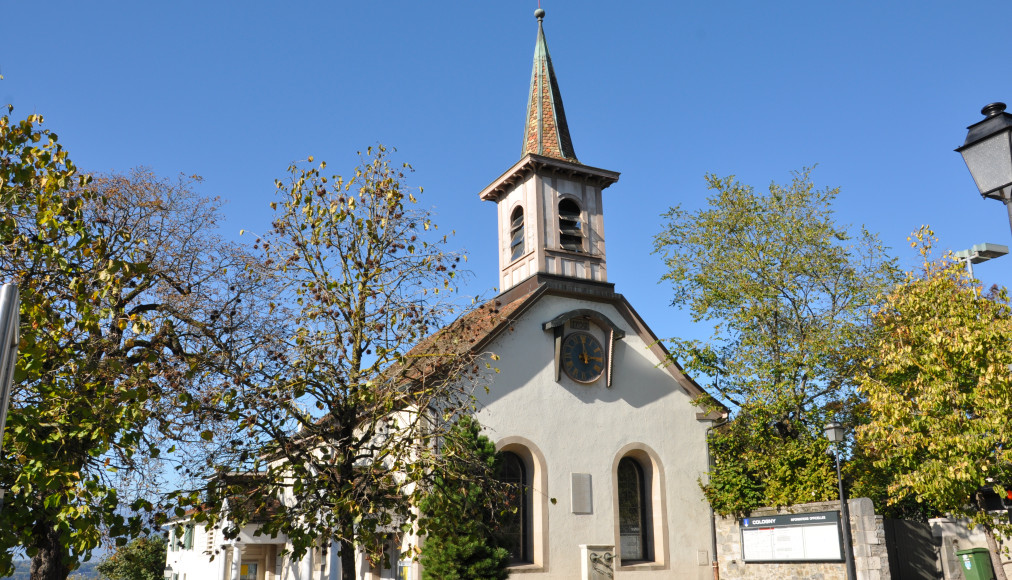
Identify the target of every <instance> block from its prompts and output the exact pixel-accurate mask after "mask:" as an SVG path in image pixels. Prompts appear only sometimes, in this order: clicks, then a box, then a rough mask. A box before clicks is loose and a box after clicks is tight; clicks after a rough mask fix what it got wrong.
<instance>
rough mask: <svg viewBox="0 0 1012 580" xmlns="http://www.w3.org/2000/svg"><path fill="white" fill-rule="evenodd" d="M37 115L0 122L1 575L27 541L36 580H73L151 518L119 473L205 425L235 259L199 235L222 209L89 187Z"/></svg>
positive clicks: (133, 188) (137, 187) (187, 192)
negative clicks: (12, 288) (8, 386)
mask: <svg viewBox="0 0 1012 580" xmlns="http://www.w3.org/2000/svg"><path fill="white" fill-rule="evenodd" d="M9 111H10V109H8V112H9ZM41 122H42V119H41V117H39V116H37V115H31V116H29V117H27V118H26V119H25V120H23V121H20V122H13V121H11V120H10V118H9V116H8V115H5V116H3V117H2V118H0V278H2V279H4V280H5V281H13V282H16V283H17V284H18V285H19V287H20V290H21V332H20V336H21V342H20V345H19V358H18V361H17V365H16V371H15V385H14V388H13V392H12V396H11V409H10V414H9V416H8V420H7V429H6V432H5V433H4V446H3V455H2V457H0V481H3V482H4V485H5V486H6V487H7V489H8V493H7V495H6V498H5V505H4V509H3V511H2V512H0V545H2V546H3V547H4V548H5V550H4V552H3V554H2V555H0V568H2V569H4V570H6V571H8V572H9V571H10V568H11V558H12V555H13V554H15V553H16V552H15V551H14V548H15V547H20V548H21V549H23V550H24V553H26V554H27V555H28V556H29V557H30V558H31V560H32V562H31V576H32V578H33V580H63V579H65V578H66V577H67V575H68V574H69V572H70V571H71V570H72V569H74V568H75V567H76V566H77V565H78V564H77V563H78V562H80V561H83V560H87V559H88V558H89V557H90V555H91V553H92V551H93V550H94V549H95V548H96V547H98V546H99V544H100V543H101V541H102V538H103V536H106V537H110V538H113V539H114V540H115V541H116V542H117V543H122V542H125V541H126V540H127V539H128V538H130V537H132V536H135V535H137V534H139V533H141V532H142V531H143V530H144V528H145V526H146V525H147V524H149V523H150V518H151V517H154V516H155V515H156V514H157V512H158V510H157V509H156V508H157V506H155V505H154V503H153V501H152V500H151V498H149V497H144V496H136V497H130V498H126V497H121V496H120V493H119V489H118V487H117V483H118V481H117V477H116V475H115V474H116V472H117V470H122V471H124V472H125V471H129V470H132V469H134V468H136V467H137V466H138V465H139V460H140V459H141V458H144V457H152V456H156V455H158V454H159V451H160V446H161V444H162V442H163V441H164V440H165V439H166V438H172V437H175V436H178V435H180V434H185V433H188V432H193V431H195V429H194V428H193V425H194V424H197V423H199V422H200V419H199V418H197V417H196V416H195V415H193V413H192V411H195V410H197V409H199V408H200V407H199V406H198V405H197V404H195V401H199V400H200V398H201V397H200V395H201V393H202V392H203V390H204V389H205V387H207V386H208V384H207V383H205V382H202V381H198V380H195V378H196V377H199V376H201V373H202V371H203V369H205V368H206V366H205V364H204V362H205V361H207V360H208V358H209V355H208V353H210V352H216V351H214V349H213V347H214V345H215V344H216V342H220V341H221V339H222V337H223V336H229V335H228V330H229V329H228V328H227V325H226V324H225V322H226V321H225V320H224V319H220V317H219V320H218V321H215V318H214V317H213V316H211V314H210V312H209V311H210V310H212V309H215V308H221V307H222V306H223V305H224V304H225V303H227V298H225V296H224V294H227V293H219V292H218V290H219V288H220V286H221V285H223V284H218V282H221V280H222V273H223V271H224V270H225V269H226V268H225V264H226V263H227V262H228V261H229V259H230V257H229V255H228V253H227V252H224V251H223V252H221V253H216V252H217V250H218V249H220V248H221V246H220V244H218V242H217V241H216V240H215V239H214V238H213V237H212V236H211V235H210V234H209V233H208V232H209V231H210V230H207V229H205V228H207V226H208V225H213V223H214V221H215V212H216V205H215V204H214V203H213V202H210V201H204V200H199V199H198V198H197V197H196V196H195V195H194V194H193V192H192V190H191V189H190V188H189V187H188V186H187V185H186V184H185V183H183V184H179V185H172V184H170V183H168V182H165V181H161V180H158V179H156V178H154V177H153V176H151V175H150V174H148V173H145V172H138V173H135V174H133V175H131V176H128V177H122V176H121V177H104V178H100V179H96V180H94V181H93V182H92V183H90V184H86V183H85V182H87V181H88V180H87V179H85V178H82V177H81V176H79V175H78V174H77V170H76V168H75V167H74V165H73V164H72V163H71V162H70V161H69V159H68V158H67V155H66V152H65V151H64V150H63V149H62V148H61V147H60V146H59V145H58V143H57V138H56V135H54V134H52V133H49V132H48V131H46V130H43V129H41V128H39V126H38V125H39V123H41ZM226 286H227V285H226ZM232 295H233V296H234V294H232Z"/></svg>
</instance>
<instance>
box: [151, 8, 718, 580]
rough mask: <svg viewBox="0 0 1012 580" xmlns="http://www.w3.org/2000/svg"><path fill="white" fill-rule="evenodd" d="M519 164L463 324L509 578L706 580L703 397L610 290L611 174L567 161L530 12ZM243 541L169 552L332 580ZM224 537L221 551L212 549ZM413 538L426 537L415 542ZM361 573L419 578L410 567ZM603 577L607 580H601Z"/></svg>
mask: <svg viewBox="0 0 1012 580" xmlns="http://www.w3.org/2000/svg"><path fill="white" fill-rule="evenodd" d="M536 15H537V16H538V38H537V45H536V49H535V56H534V72H533V75H532V79H531V92H530V99H529V102H528V114H527V123H526V126H525V134H524V149H523V157H522V159H521V160H520V161H518V162H517V163H516V164H514V165H513V166H512V167H510V168H509V169H508V170H507V171H506V172H505V173H503V174H502V175H501V176H499V177H498V178H497V179H495V181H493V182H492V183H491V184H490V185H489V186H488V187H486V188H485V189H484V190H483V191H481V193H480V196H481V199H483V200H486V201H491V202H494V203H495V204H496V208H497V214H498V236H499V256H498V259H499V264H500V285H501V286H500V287H501V288H502V293H501V294H500V295H499V296H498V297H497V298H496V299H495V301H494V303H493V304H492V308H486V309H483V310H479V311H477V312H475V313H473V314H471V315H469V316H470V317H471V318H472V320H470V321H469V323H470V324H471V326H472V327H474V326H478V327H479V328H481V329H482V337H483V338H482V340H481V341H479V342H480V343H479V344H478V345H477V348H480V349H482V350H484V351H490V352H494V353H496V354H498V355H499V357H500V360H499V361H498V363H497V365H496V366H497V367H498V368H499V369H500V371H501V372H500V373H499V374H498V375H496V378H495V381H494V384H492V385H491V387H490V391H489V392H488V393H487V394H484V393H480V394H479V395H478V396H479V403H480V409H481V410H480V411H479V413H478V417H477V418H478V420H479V422H480V423H481V424H482V425H484V426H485V428H486V433H487V435H488V436H489V438H490V439H492V440H493V441H495V442H496V445H497V447H498V448H499V449H500V450H501V451H502V452H503V453H505V454H506V455H505V457H506V459H505V460H506V463H507V465H509V466H510V469H509V471H510V475H511V476H512V477H513V478H514V479H517V480H522V481H523V482H525V484H526V485H525V486H524V489H525V490H526V491H525V492H524V498H523V505H522V507H521V509H520V511H519V517H518V518H517V521H516V522H515V524H514V528H513V529H511V530H510V531H511V532H512V537H513V538H514V539H515V542H514V545H513V547H512V551H513V557H514V567H513V570H514V573H513V574H512V575H511V577H523V578H530V580H563V579H565V580H574V579H580V578H586V579H594V578H607V577H614V578H628V579H633V578H641V579H644V580H645V579H647V578H691V579H704V578H711V577H712V575H713V572H712V569H711V561H712V558H713V554H712V551H711V525H712V520H711V518H710V512H709V507H708V506H707V504H706V502H705V501H704V499H703V495H702V492H701V491H700V489H699V483H698V481H699V479H700V478H701V477H703V476H704V475H705V473H706V471H707V450H706V431H707V429H708V428H709V427H710V426H711V425H712V421H713V420H715V419H718V418H719V417H715V416H703V414H702V413H701V412H700V411H701V409H700V408H699V407H697V406H694V405H693V401H694V400H695V399H697V398H698V397H701V396H705V393H704V392H703V390H702V389H701V388H700V387H699V386H698V385H697V384H696V383H695V382H693V381H692V380H691V379H690V378H688V377H687V376H686V375H685V374H684V373H683V372H682V370H681V369H680V368H679V367H678V366H677V365H675V364H670V363H668V356H667V353H666V352H665V350H664V349H663V347H662V346H660V345H659V344H658V342H657V337H656V336H654V334H653V333H652V332H651V331H650V329H649V327H648V326H647V325H646V323H645V322H644V321H643V320H642V319H641V318H640V317H639V315H638V314H637V313H636V311H635V310H633V308H632V306H630V305H629V303H628V302H627V301H626V300H625V299H624V298H623V297H622V296H621V295H620V294H617V293H616V292H615V291H614V286H613V284H611V283H609V282H608V279H607V271H608V269H607V262H606V259H605V255H606V254H605V235H604V217H605V215H604V205H603V200H604V195H603V191H604V190H605V189H606V188H608V187H609V186H611V185H613V184H615V183H616V182H617V181H618V179H619V174H618V173H616V172H613V171H608V170H605V169H598V168H596V167H591V166H588V165H584V164H582V163H580V162H579V161H577V159H576V156H575V154H574V151H573V144H572V141H571V139H570V136H569V129H568V126H567V123H566V117H565V112H564V110H563V106H562V100H561V97H560V94H559V87H558V84H557V82H556V79H555V74H554V71H553V69H552V62H551V58H550V57H549V53H548V47H547V44H546V43H545V36H544V31H543V29H542V18H543V16H544V12H543V11H541V10H538V12H537V13H536ZM252 529H253V528H251V529H250V530H249V532H250V533H244V534H243V537H242V538H241V541H240V542H233V543H231V544H229V545H226V546H224V548H223V552H222V553H220V554H219V555H218V556H217V558H216V560H215V561H214V562H209V561H208V558H207V556H206V555H204V553H203V552H202V551H201V550H207V549H210V548H212V547H213V546H215V539H214V538H213V537H211V538H208V537H207V536H206V535H205V534H203V532H202V530H198V531H197V533H196V534H195V539H194V546H196V548H194V550H191V551H186V550H182V551H170V552H169V567H170V568H171V571H172V572H171V573H173V574H179V576H178V579H179V580H195V579H197V578H215V579H220V580H225V579H228V580H236V579H241V580H275V579H279V580H309V579H313V580H317V579H324V578H327V579H331V578H339V577H340V576H339V574H338V572H339V570H338V566H339V563H338V560H337V558H336V555H335V554H333V553H331V554H329V555H328V556H327V557H326V558H324V557H322V555H321V554H320V553H316V554H309V555H308V556H307V557H306V558H305V559H303V560H302V561H295V562H293V561H290V560H289V559H287V558H286V557H283V556H280V555H279V554H281V552H282V549H283V547H284V539H283V538H279V539H274V540H272V539H269V538H257V537H254V536H253V535H252V533H251V532H252ZM219 541H220V539H219ZM423 541H424V540H423ZM362 568H363V569H362V570H361V571H360V573H359V577H360V578H363V579H379V578H383V579H386V578H391V579H392V578H404V579H405V580H408V579H412V580H413V579H417V578H420V577H421V576H420V569H419V564H418V563H417V562H411V561H410V560H408V561H402V562H401V563H400V565H399V566H397V567H396V568H397V569H390V570H375V569H368V567H367V566H363V567H362ZM609 572H610V573H609Z"/></svg>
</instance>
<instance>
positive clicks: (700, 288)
mask: <svg viewBox="0 0 1012 580" xmlns="http://www.w3.org/2000/svg"><path fill="white" fill-rule="evenodd" d="M706 180H707V184H708V186H709V188H710V189H711V190H713V191H714V192H715V193H714V194H713V195H712V196H711V197H710V198H709V199H708V207H706V208H704V209H701V210H698V211H696V212H688V211H686V210H684V209H682V208H680V207H674V208H672V209H671V210H670V211H668V212H667V213H666V214H665V216H664V218H665V219H666V221H667V223H666V226H665V229H664V230H663V231H662V232H661V233H660V234H659V235H658V236H656V238H655V246H654V247H655V252H657V253H660V254H662V255H663V257H664V261H665V264H666V266H667V274H665V275H664V278H663V279H664V280H667V281H669V282H671V284H672V287H673V289H674V291H675V296H674V299H673V301H672V303H673V305H675V306H678V307H683V308H688V310H689V312H690V313H691V315H692V319H693V320H694V321H696V322H700V321H706V322H710V323H712V324H713V334H712V337H711V338H710V340H708V341H700V340H687V339H675V340H673V341H672V342H673V344H674V349H673V352H674V353H675V357H676V358H678V359H679V360H681V361H682V362H683V363H684V364H685V365H686V366H687V367H688V368H689V369H690V370H693V371H696V372H698V373H701V374H703V375H706V376H709V377H711V378H712V380H713V382H712V383H711V385H710V389H711V392H713V393H715V394H716V396H717V397H718V398H720V399H722V400H723V401H724V402H726V403H728V404H729V405H730V407H731V409H732V416H731V419H730V421H729V422H728V423H727V424H726V425H725V426H723V427H721V428H720V429H718V430H716V431H715V432H714V434H713V437H712V438H711V445H712V450H713V453H714V457H715V462H716V463H715V467H714V469H713V470H712V473H711V479H710V481H709V483H708V484H706V485H704V486H703V489H704V492H705V494H706V496H707V498H708V499H709V501H710V503H711V505H712V506H713V507H714V510H715V511H717V512H718V513H721V514H736V515H741V514H744V513H747V512H748V511H749V510H751V509H752V508H755V507H757V506H761V505H790V504H793V503H798V502H805V501H817V500H826V499H830V498H832V497H835V495H836V485H835V482H836V476H835V473H834V468H833V465H832V462H831V460H830V458H829V457H828V456H827V454H826V452H825V451H826V445H827V444H826V441H825V438H824V437H823V435H822V430H823V425H824V424H825V423H826V422H827V420H830V419H831V418H836V419H837V420H841V421H843V422H851V421H852V415H853V410H854V405H855V403H856V401H857V399H856V393H855V387H856V384H857V376H858V374H859V369H860V363H861V361H863V360H864V359H865V357H866V356H867V355H868V348H869V345H870V338H871V333H872V327H871V324H870V323H869V319H870V314H871V312H872V309H873V307H874V305H875V299H876V296H877V295H878V294H879V292H881V291H882V290H883V289H885V288H887V287H888V286H889V284H890V283H891V282H892V281H893V280H894V279H895V277H896V269H895V265H894V262H893V260H891V259H888V258H886V257H885V250H884V248H883V247H882V245H881V244H880V243H879V241H878V239H877V238H876V237H875V236H874V235H872V234H870V233H868V232H867V231H866V230H864V229H862V230H861V231H860V232H859V233H858V234H857V235H856V236H853V237H852V236H851V234H850V233H849V232H848V231H847V229H846V228H844V227H842V226H840V225H837V224H836V223H835V222H834V219H833V212H832V204H833V201H834V199H835V198H836V196H837V194H838V193H839V190H838V189H816V187H815V185H814V184H813V183H812V181H811V178H810V170H804V171H802V172H799V173H795V174H794V177H793V179H792V181H791V183H790V184H789V185H786V186H784V185H779V184H777V183H771V184H770V186H769V192H768V193H766V194H761V193H757V192H755V191H754V190H753V188H752V187H750V186H746V185H743V184H741V183H739V182H738V181H737V180H735V178H734V177H733V176H732V177H726V178H720V177H717V176H714V175H708V176H707V177H706Z"/></svg>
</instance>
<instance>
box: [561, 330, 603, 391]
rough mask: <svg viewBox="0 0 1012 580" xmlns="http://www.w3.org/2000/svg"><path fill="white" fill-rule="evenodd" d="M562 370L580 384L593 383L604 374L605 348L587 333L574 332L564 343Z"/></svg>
mask: <svg viewBox="0 0 1012 580" xmlns="http://www.w3.org/2000/svg"><path fill="white" fill-rule="evenodd" d="M562 368H563V369H564V370H565V371H566V374H567V375H569V378H571V379H573V380H574V381H576V382H578V383H592V382H594V381H596V380H597V379H599V378H601V373H603V372H604V347H602V346H601V343H600V342H599V341H598V340H597V339H596V338H594V336H593V335H592V334H588V333H586V332H573V333H571V334H569V335H568V336H566V338H565V339H564V340H563V341H562Z"/></svg>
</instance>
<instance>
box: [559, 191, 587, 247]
mask: <svg viewBox="0 0 1012 580" xmlns="http://www.w3.org/2000/svg"><path fill="white" fill-rule="evenodd" d="M559 245H561V246H562V249H564V250H569V251H572V252H582V251H583V224H582V223H580V207H579V206H578V205H576V203H575V202H573V200H570V199H564V200H562V201H560V202H559Z"/></svg>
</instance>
